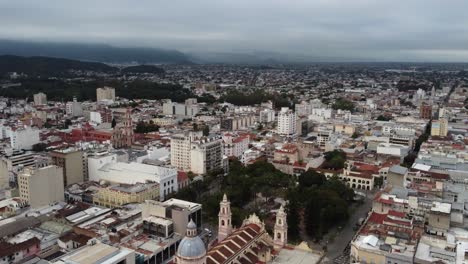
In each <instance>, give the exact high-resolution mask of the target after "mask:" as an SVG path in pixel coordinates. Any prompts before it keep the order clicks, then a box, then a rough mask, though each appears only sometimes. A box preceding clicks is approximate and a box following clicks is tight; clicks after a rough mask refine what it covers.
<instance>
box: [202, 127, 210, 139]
mask: <svg viewBox="0 0 468 264" xmlns="http://www.w3.org/2000/svg"><path fill="white" fill-rule="evenodd" d="M209 134H210V127H209V126H208V125H205V126H204V127H203V135H204V136H205V137H206V136H208V135H209Z"/></svg>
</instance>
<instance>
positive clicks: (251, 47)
mask: <svg viewBox="0 0 468 264" xmlns="http://www.w3.org/2000/svg"><path fill="white" fill-rule="evenodd" d="M0 38H2V39H16V40H38V41H54V42H56V41H60V42H61V41H66V42H91V43H106V44H112V45H116V46H125V47H133V46H140V47H159V48H168V49H178V50H181V51H185V52H200V51H203V52H252V51H266V52H279V53H284V54H296V55H297V54H303V55H307V56H311V57H313V56H321V57H343V58H356V59H370V60H391V61H401V60H411V61H421V60H427V61H465V62H468V0H373V1H371V0H284V1H277V0H128V1H120V0H79V1H68V0H44V1H39V0H29V1H23V0H0Z"/></svg>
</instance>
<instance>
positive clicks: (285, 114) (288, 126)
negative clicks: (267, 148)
mask: <svg viewBox="0 0 468 264" xmlns="http://www.w3.org/2000/svg"><path fill="white" fill-rule="evenodd" d="M296 119H297V117H296V113H294V112H293V111H292V110H290V109H289V108H287V107H282V108H281V111H280V112H279V113H278V125H277V127H276V131H277V133H278V134H280V135H294V134H296V128H297V126H296Z"/></svg>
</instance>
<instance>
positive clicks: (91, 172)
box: [88, 152, 117, 181]
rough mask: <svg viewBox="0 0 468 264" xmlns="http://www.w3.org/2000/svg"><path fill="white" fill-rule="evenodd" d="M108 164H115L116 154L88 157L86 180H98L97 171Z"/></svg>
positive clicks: (105, 153) (103, 153)
mask: <svg viewBox="0 0 468 264" xmlns="http://www.w3.org/2000/svg"><path fill="white" fill-rule="evenodd" d="M108 163H117V154H115V153H108V152H101V153H94V155H93V156H88V178H89V180H92V181H96V180H97V179H98V177H99V176H98V170H99V169H100V168H102V167H103V166H104V165H106V164H108Z"/></svg>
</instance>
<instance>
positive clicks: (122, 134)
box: [112, 108, 135, 148]
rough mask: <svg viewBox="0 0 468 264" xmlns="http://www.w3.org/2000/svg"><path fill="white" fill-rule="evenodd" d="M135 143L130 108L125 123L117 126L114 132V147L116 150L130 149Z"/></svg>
mask: <svg viewBox="0 0 468 264" xmlns="http://www.w3.org/2000/svg"><path fill="white" fill-rule="evenodd" d="M134 142H135V135H134V132H133V121H132V116H131V111H130V108H128V109H127V111H126V112H125V117H124V118H123V123H119V124H117V125H116V126H115V127H114V130H113V131H112V146H114V148H129V147H131V146H132V145H133V143H134Z"/></svg>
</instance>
